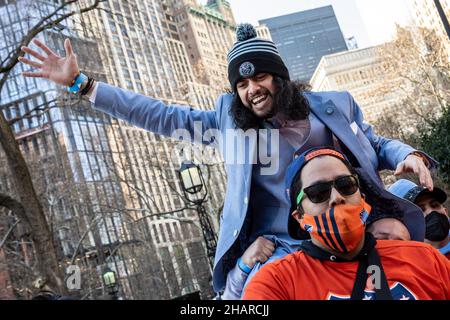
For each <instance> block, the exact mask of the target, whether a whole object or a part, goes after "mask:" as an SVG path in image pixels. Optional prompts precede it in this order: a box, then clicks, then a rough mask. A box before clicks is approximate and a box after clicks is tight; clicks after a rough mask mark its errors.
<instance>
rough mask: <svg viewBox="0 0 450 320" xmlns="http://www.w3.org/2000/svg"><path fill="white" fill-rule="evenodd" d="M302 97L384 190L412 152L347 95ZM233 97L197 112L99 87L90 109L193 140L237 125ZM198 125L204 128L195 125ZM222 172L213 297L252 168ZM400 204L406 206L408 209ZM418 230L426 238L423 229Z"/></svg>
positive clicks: (222, 98) (253, 143) (217, 144)
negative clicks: (378, 131) (384, 175)
mask: <svg viewBox="0 0 450 320" xmlns="http://www.w3.org/2000/svg"><path fill="white" fill-rule="evenodd" d="M305 96H306V98H307V99H308V101H309V103H310V108H311V112H313V113H314V114H315V115H316V117H317V118H319V119H320V120H321V121H322V122H323V123H324V124H325V125H326V126H327V127H328V128H329V129H330V130H331V131H332V132H333V134H334V135H335V136H336V137H337V138H338V139H339V140H340V141H341V143H343V144H344V145H345V146H346V147H347V148H348V149H349V150H350V151H351V152H352V154H353V155H354V157H355V158H356V159H357V160H358V162H359V164H360V165H361V167H362V169H363V170H364V171H365V172H366V173H367V175H368V176H369V177H370V179H371V180H372V181H374V182H375V183H376V184H378V185H382V183H381V179H380V177H379V175H378V170H383V169H391V170H393V169H395V168H396V166H397V164H398V163H399V162H401V161H403V160H404V159H405V158H406V156H407V155H408V154H410V153H411V152H413V151H416V150H415V149H413V148H412V147H410V146H408V145H405V144H403V143H401V142H399V141H397V140H390V139H386V138H384V137H381V136H377V135H375V133H374V132H373V128H372V126H370V125H369V124H367V123H365V122H364V120H363V114H362V112H361V109H360V108H359V106H358V105H357V104H356V102H355V100H354V99H353V98H352V96H351V95H350V94H349V93H348V92H320V93H312V92H310V93H305ZM232 98H233V96H232V95H231V94H223V95H221V96H220V97H219V98H218V99H217V101H216V106H215V110H210V111H201V110H196V109H193V108H191V107H188V106H179V105H165V104H164V103H163V102H161V101H159V100H156V99H153V98H150V97H146V96H144V95H141V94H136V93H133V92H130V91H127V90H123V89H120V88H117V87H113V86H110V85H107V84H104V83H99V87H98V90H97V96H96V99H95V104H94V106H93V107H94V109H96V110H100V111H102V112H105V113H107V114H109V115H111V116H113V117H115V118H119V119H122V120H125V121H127V122H129V123H131V124H133V125H135V126H137V127H140V128H143V129H145V130H148V131H151V132H154V133H157V134H161V135H164V136H171V134H172V132H173V131H174V130H176V129H179V128H184V129H187V130H188V131H189V132H190V133H191V135H192V137H193V136H194V134H197V135H202V134H203V133H204V132H205V131H206V130H208V129H216V130H219V131H220V132H221V133H223V134H225V131H226V130H227V129H228V130H230V129H233V130H234V129H235V128H236V126H235V124H234V122H233V119H232V118H231V117H230V115H229V110H230V105H231V101H232ZM196 121H200V122H201V123H202V125H201V126H198V125H197V126H194V122H196ZM195 131H197V132H195ZM198 131H201V132H198ZM247 142H248V141H247ZM203 143H204V144H207V145H208V144H210V145H212V146H214V147H218V148H219V149H220V150H221V152H222V153H224V152H226V151H227V150H225V146H224V144H223V143H222V144H221V143H220V141H219V142H217V141H204V142H203ZM242 143H243V144H245V143H246V142H244V141H242ZM248 150H249V152H250V153H254V152H255V150H256V139H253V140H252V139H251V140H250V141H249V148H248ZM250 156H252V154H251V155H250ZM250 159H251V158H250ZM429 160H430V162H431V163H432V164H433V166H435V165H436V162H435V161H434V160H433V159H431V158H429ZM225 167H226V172H227V192H226V196H225V203H224V207H223V213H222V216H221V227H220V232H219V239H218V244H217V250H216V256H215V263H214V273H213V284H214V290H215V291H217V292H218V291H220V290H222V289H223V287H224V286H225V280H226V273H227V272H228V270H229V269H230V266H224V263H223V260H224V259H223V258H224V256H225V255H226V254H227V252H228V251H229V249H230V248H231V246H232V245H233V243H234V242H235V241H236V239H237V238H238V236H239V233H240V231H241V228H242V226H243V223H244V220H245V217H246V214H247V209H248V204H249V196H250V187H251V177H252V167H253V166H252V164H251V163H247V164H226V165H225ZM403 203H404V205H405V206H408V205H410V204H409V203H406V202H403ZM414 207H415V206H414ZM418 223H422V222H420V221H418ZM421 228H422V229H423V234H424V232H425V226H424V224H423V227H421ZM286 232H287V230H286ZM228 258H229V257H228ZM237 258H238V257H231V259H230V260H231V261H234V263H235V262H236V260H237ZM233 266H234V264H233V265H232V266H231V267H233Z"/></svg>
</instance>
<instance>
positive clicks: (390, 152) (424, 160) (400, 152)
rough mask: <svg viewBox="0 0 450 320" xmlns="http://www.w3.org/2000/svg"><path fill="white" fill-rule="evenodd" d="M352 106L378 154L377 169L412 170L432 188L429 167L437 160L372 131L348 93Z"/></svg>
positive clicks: (356, 117)
mask: <svg viewBox="0 0 450 320" xmlns="http://www.w3.org/2000/svg"><path fill="white" fill-rule="evenodd" d="M349 98H350V103H351V105H352V108H353V117H354V119H355V122H356V123H357V124H358V126H359V127H360V128H361V129H362V131H363V132H364V134H365V136H366V137H367V139H368V140H369V141H370V143H371V145H372V147H373V149H374V150H375V153H376V154H377V156H378V161H379V168H378V169H379V170H382V169H389V170H395V175H400V174H402V173H406V172H412V173H414V174H416V175H417V176H418V177H419V180H420V184H421V185H423V186H425V187H427V188H428V189H430V190H432V189H433V179H432V178H431V173H430V170H429V169H432V168H434V167H436V166H437V162H436V161H435V160H434V159H432V158H431V157H429V156H428V155H427V154H425V153H424V152H421V151H418V150H415V149H414V148H412V147H411V146H408V145H406V144H404V143H402V142H400V141H398V140H392V139H387V138H385V137H382V136H378V135H376V134H375V133H374V131H373V127H372V126H371V125H370V124H368V123H367V122H365V121H364V117H363V113H362V111H361V108H360V107H359V106H358V104H357V103H356V101H355V100H354V99H353V97H352V96H351V95H350V94H349Z"/></svg>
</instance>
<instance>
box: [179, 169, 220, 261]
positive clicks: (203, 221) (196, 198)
mask: <svg viewBox="0 0 450 320" xmlns="http://www.w3.org/2000/svg"><path fill="white" fill-rule="evenodd" d="M178 175H179V178H180V181H181V185H182V188H183V192H184V196H185V198H186V200H187V201H189V202H191V203H193V204H195V206H196V209H197V213H198V217H199V220H200V225H201V228H202V233H203V238H204V240H205V244H206V253H207V256H208V259H209V262H210V265H211V268H213V266H214V255H215V252H216V247H217V238H216V234H215V233H214V229H213V227H212V224H211V221H210V219H209V216H208V213H207V212H206V210H205V207H204V206H203V203H204V202H206V200H205V199H206V196H207V195H208V189H207V188H206V184H205V181H204V179H203V175H202V172H201V170H200V167H199V166H197V165H195V164H193V163H192V162H190V161H184V162H183V163H182V165H181V168H180V170H179V171H178Z"/></svg>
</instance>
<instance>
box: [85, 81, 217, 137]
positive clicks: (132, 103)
mask: <svg viewBox="0 0 450 320" xmlns="http://www.w3.org/2000/svg"><path fill="white" fill-rule="evenodd" d="M221 104H222V96H221V97H220V98H219V99H218V101H217V103H216V109H219V108H220V106H221ZM93 108H94V109H95V110H99V111H102V112H105V113H107V114H109V115H110V116H112V117H114V118H118V119H121V120H124V121H126V122H128V123H130V124H132V125H134V126H137V127H139V128H142V129H145V130H147V131H151V132H153V133H156V134H160V135H163V136H167V137H172V138H176V139H180V140H184V139H186V138H190V139H191V142H197V141H198V140H196V137H197V139H200V141H198V142H202V143H203V144H207V145H208V144H211V143H213V142H214V141H203V138H202V137H203V134H204V133H205V131H207V130H210V129H215V130H218V129H219V120H218V118H219V116H218V110H209V111H203V110H197V109H194V108H192V107H189V106H181V105H166V104H164V103H163V102H162V101H161V100H157V99H154V98H151V97H147V96H144V95H142V94H138V93H134V92H131V91H128V90H124V89H121V88H118V87H114V86H111V85H108V84H106V83H101V82H100V83H99V86H98V89H97V96H96V98H95V103H94V104H93ZM180 130H181V131H180ZM183 134H184V136H183ZM182 136H183V137H182ZM186 136H187V137H186Z"/></svg>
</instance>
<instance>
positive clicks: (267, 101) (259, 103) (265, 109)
mask: <svg viewBox="0 0 450 320" xmlns="http://www.w3.org/2000/svg"><path fill="white" fill-rule="evenodd" d="M275 96H276V94H275ZM247 103H248V105H249V108H250V110H251V111H252V112H253V114H255V116H257V117H258V118H260V119H269V118H272V117H273V116H274V115H275V114H276V111H277V109H278V108H277V106H276V105H275V99H274V95H273V94H272V93H271V92H270V90H269V89H267V88H261V89H259V90H258V91H257V92H256V93H255V94H253V95H252V96H250V97H249V98H248V99H247Z"/></svg>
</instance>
